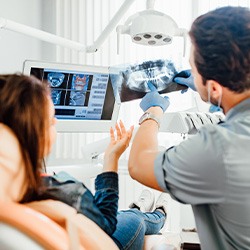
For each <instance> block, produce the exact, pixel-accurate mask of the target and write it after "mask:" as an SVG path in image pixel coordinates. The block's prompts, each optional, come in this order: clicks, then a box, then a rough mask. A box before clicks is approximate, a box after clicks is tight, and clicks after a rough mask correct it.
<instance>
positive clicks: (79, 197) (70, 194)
mask: <svg viewBox="0 0 250 250" xmlns="http://www.w3.org/2000/svg"><path fill="white" fill-rule="evenodd" d="M42 180H43V183H44V186H45V188H44V189H43V191H42V192H41V193H40V195H39V197H38V199H39V200H44V199H55V200H59V201H62V202H64V203H66V204H68V205H70V206H72V207H74V208H75V209H76V210H77V212H78V213H81V214H83V215H85V216H87V217H88V218H89V219H91V220H92V221H94V222H95V223H96V224H97V225H98V226H99V227H101V228H102V229H103V230H104V231H105V232H106V233H107V234H108V235H110V236H111V235H112V234H113V233H114V231H115V228H116V223H117V217H116V215H117V209H118V198H119V196H118V174H117V173H115V172H105V173H101V174H99V175H97V177H96V179H95V190H96V192H95V195H93V194H92V193H91V191H90V190H89V189H88V188H87V187H86V186H85V185H84V184H83V183H81V182H79V181H78V180H76V179H75V178H73V177H72V176H70V175H69V174H67V173H66V172H59V173H58V174H55V175H53V176H44V177H43V178H42Z"/></svg>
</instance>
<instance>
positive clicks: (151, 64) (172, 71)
mask: <svg viewBox="0 0 250 250" xmlns="http://www.w3.org/2000/svg"><path fill="white" fill-rule="evenodd" d="M177 73H178V71H177V69H176V66H175V64H174V62H172V61H171V60H162V59H159V60H154V61H144V62H142V63H138V64H129V65H119V66H113V67H110V74H111V81H112V85H113V88H114V90H115V92H116V93H117V95H116V96H119V97H120V101H121V102H126V101H131V100H135V99H140V98H142V97H143V96H144V95H145V94H146V93H147V92H149V91H150V89H149V88H148V82H149V81H150V82H152V83H153V84H154V86H155V87H156V89H157V91H158V92H159V93H160V94H163V93H169V92H172V91H178V90H184V89H187V87H186V86H184V85H180V84H178V83H175V82H173V78H174V76H175V75H176V74H177Z"/></svg>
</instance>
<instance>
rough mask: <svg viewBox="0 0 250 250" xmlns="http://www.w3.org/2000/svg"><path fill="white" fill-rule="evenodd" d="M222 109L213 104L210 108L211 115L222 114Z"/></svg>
mask: <svg viewBox="0 0 250 250" xmlns="http://www.w3.org/2000/svg"><path fill="white" fill-rule="evenodd" d="M222 111H223V110H222V108H220V107H218V106H216V105H213V104H211V106H210V107H209V112H210V113H214V112H222Z"/></svg>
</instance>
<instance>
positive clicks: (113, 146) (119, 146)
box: [103, 121, 134, 172]
mask: <svg viewBox="0 0 250 250" xmlns="http://www.w3.org/2000/svg"><path fill="white" fill-rule="evenodd" d="M115 129H116V133H115V131H114V129H113V128H111V129H110V143H109V145H108V147H107V149H106V151H105V155H104V165H103V172H107V171H115V172H117V170H118V160H119V158H120V156H121V155H122V153H123V152H124V151H125V150H126V148H127V147H128V146H129V143H130V140H131V138H132V134H133V130H134V127H133V126H131V127H130V129H129V130H126V129H125V127H124V124H123V122H122V121H120V122H119V124H118V123H117V124H116V126H115Z"/></svg>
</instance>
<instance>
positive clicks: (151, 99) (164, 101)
mask: <svg viewBox="0 0 250 250" xmlns="http://www.w3.org/2000/svg"><path fill="white" fill-rule="evenodd" d="M148 87H149V89H150V90H151V91H150V92H148V93H147V94H146V95H145V96H144V97H143V98H142V100H141V102H140V107H141V109H142V110H143V111H144V112H145V111H146V110H147V109H149V108H150V107H161V108H162V110H163V112H165V111H166V109H167V108H168V106H169V104H170V102H169V98H168V97H167V96H164V97H162V96H161V95H160V94H159V93H158V91H157V89H156V87H155V86H154V84H153V83H152V82H150V81H149V82H148Z"/></svg>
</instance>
